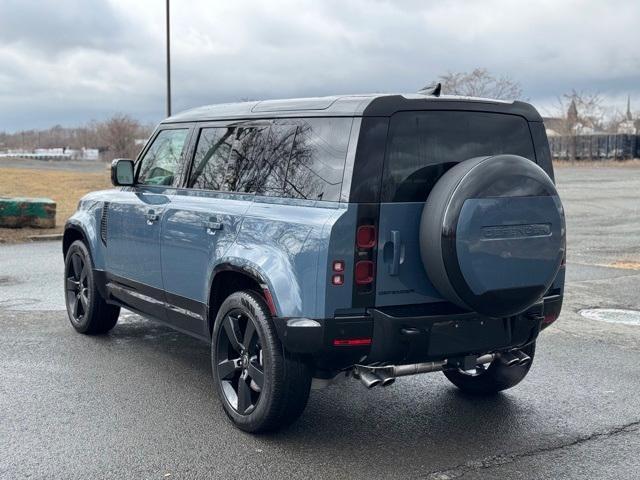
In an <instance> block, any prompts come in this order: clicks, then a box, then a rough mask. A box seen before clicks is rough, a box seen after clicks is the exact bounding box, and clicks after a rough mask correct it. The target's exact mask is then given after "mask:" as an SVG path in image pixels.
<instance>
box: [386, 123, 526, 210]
mask: <svg viewBox="0 0 640 480" xmlns="http://www.w3.org/2000/svg"><path fill="white" fill-rule="evenodd" d="M503 153H510V154H514V155H520V156H523V157H525V158H529V159H531V160H533V161H535V155H534V151H533V144H532V141H531V134H530V133H529V127H528V123H527V121H526V120H525V119H524V118H522V117H518V116H515V115H506V114H497V113H483V112H460V111H448V112H447V111H430V112H401V113H397V114H395V115H394V116H393V117H392V118H391V122H390V125H389V135H388V140H387V153H386V157H385V162H384V169H383V182H382V201H383V202H423V201H425V200H426V199H427V196H428V195H429V192H430V191H431V189H432V188H433V186H434V185H435V183H436V182H437V181H438V179H439V178H440V177H441V176H442V175H443V174H444V173H445V172H446V171H447V170H448V169H449V168H451V167H452V166H454V165H455V164H456V163H458V162H462V161H464V160H467V159H469V158H473V157H479V156H486V155H498V154H503Z"/></svg>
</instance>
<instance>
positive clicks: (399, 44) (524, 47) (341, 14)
mask: <svg viewBox="0 0 640 480" xmlns="http://www.w3.org/2000/svg"><path fill="white" fill-rule="evenodd" d="M171 8H172V42H173V45H172V59H173V62H172V69H173V86H174V90H173V101H174V111H179V110H182V109H185V108H189V107H193V106H198V105H202V104H208V103H217V102H226V101H235V100H239V99H243V98H251V99H262V98H279V97H295V96H311V95H324V94H333V93H355V92H371V91H375V92H391V91H409V92H414V91H416V90H417V89H418V88H419V87H422V86H423V85H424V84H425V83H428V82H429V81H431V80H433V79H435V78H436V77H437V76H438V75H440V74H443V73H446V72H450V71H452V72H455V71H467V70H471V69H473V68H474V67H478V66H479V67H485V68H487V69H489V70H490V71H492V72H494V73H496V74H500V75H509V76H511V77H512V78H513V79H515V80H517V81H519V82H520V83H521V84H522V87H523V90H524V94H525V96H526V97H527V98H529V99H530V100H531V101H532V102H533V103H534V104H536V105H537V106H539V107H540V108H542V109H543V110H545V109H550V108H551V107H552V106H553V105H554V104H555V99H556V98H557V96H558V95H560V94H562V93H563V92H566V91H569V90H571V89H572V88H575V89H577V90H583V91H588V92H593V91H597V92H600V93H602V94H603V95H604V96H605V97H607V98H609V99H611V101H613V102H615V103H616V104H618V105H620V106H623V104H624V103H625V102H626V95H627V94H628V93H630V94H631V95H632V101H633V102H635V106H636V109H637V110H640V48H639V47H640V27H639V25H640V1H638V0H607V1H606V2H605V1H602V0H580V1H578V0H530V1H527V2H524V1H519V0H518V1H515V0H483V1H477V0H469V1H456V0H451V1H444V0H437V1H427V0H406V1H402V0H395V1H392V0H388V1H386V0H306V1H305V0H300V1H293V0H292V1H289V0H269V1H258V0H252V1H249V0H235V1H234V0H225V1H219V0H172V6H171ZM164 55H165V52H164V0H135V1H133V0H0V131H2V130H5V131H15V130H19V129H23V128H41V127H49V126H51V125H55V124H62V125H69V126H73V125H79V124H82V123H84V122H86V121H88V120H90V119H98V120H99V119H102V118H105V117H107V116H109V115H111V114H113V113H116V112H118V113H127V114H130V115H132V116H134V117H136V118H139V119H140V120H143V121H145V122H156V121H158V120H160V119H161V118H162V117H163V115H164V108H165V107H164V102H165V100H164V92H165V77H164V68H165V64H164V60H165V57H164Z"/></svg>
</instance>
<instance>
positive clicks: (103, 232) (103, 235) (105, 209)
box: [100, 202, 109, 246]
mask: <svg viewBox="0 0 640 480" xmlns="http://www.w3.org/2000/svg"><path fill="white" fill-rule="evenodd" d="M108 213H109V202H104V204H103V205H102V214H101V215H100V240H102V243H103V245H105V246H106V245H107V214H108Z"/></svg>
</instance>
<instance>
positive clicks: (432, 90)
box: [418, 82, 442, 97]
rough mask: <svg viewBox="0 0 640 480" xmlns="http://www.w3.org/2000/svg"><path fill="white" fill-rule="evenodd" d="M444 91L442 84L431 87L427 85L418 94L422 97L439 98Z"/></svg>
mask: <svg viewBox="0 0 640 480" xmlns="http://www.w3.org/2000/svg"><path fill="white" fill-rule="evenodd" d="M441 91H442V84H441V83H440V82H438V83H436V84H435V85H434V84H431V85H426V86H424V87H422V88H421V89H420V90H418V93H419V94H421V95H433V96H434V97H439V96H440V92H441Z"/></svg>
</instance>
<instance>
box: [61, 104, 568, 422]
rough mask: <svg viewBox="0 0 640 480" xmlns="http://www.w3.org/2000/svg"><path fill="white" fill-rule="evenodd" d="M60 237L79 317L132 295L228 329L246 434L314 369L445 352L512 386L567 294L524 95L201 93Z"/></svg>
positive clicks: (108, 321) (157, 309)
mask: <svg viewBox="0 0 640 480" xmlns="http://www.w3.org/2000/svg"><path fill="white" fill-rule="evenodd" d="M111 177H112V182H113V184H114V185H115V186H116V187H118V188H115V189H112V190H107V191H101V192H94V193H90V194H89V195H87V196H85V197H84V198H83V199H82V200H81V201H80V204H79V207H78V210H77V212H76V213H75V214H74V215H73V216H72V217H71V218H70V219H69V221H68V223H67V225H66V229H65V233H64V241H63V254H64V258H65V294H66V304H67V310H68V313H69V319H70V321H71V324H72V325H73V327H74V328H75V329H76V330H77V331H78V332H81V333H85V334H101V333H105V332H107V331H109V330H110V329H111V328H113V327H114V326H115V325H116V322H117V319H118V315H119V312H120V308H126V309H128V310H131V311H133V312H137V313H139V314H142V315H144V316H147V317H151V318H153V319H155V320H158V321H160V322H164V323H166V324H168V325H170V326H171V327H173V328H175V329H176V330H179V331H181V332H184V333H187V334H189V335H193V336H195V337H198V338H200V339H202V340H204V341H207V342H210V344H211V361H212V369H213V378H214V385H215V389H216V391H217V394H218V396H219V397H220V400H221V402H222V405H223V407H224V410H225V412H226V413H227V415H228V416H229V418H230V419H231V420H232V421H233V422H234V423H235V424H236V425H237V426H238V427H239V428H241V429H243V430H246V431H250V432H259V431H266V430H273V429H276V428H279V427H281V426H284V425H287V424H289V423H291V422H293V421H294V420H295V419H296V418H297V417H298V416H299V415H300V414H301V413H302V411H303V410H304V408H305V405H306V403H307V399H308V396H309V392H310V389H311V387H312V385H314V386H318V387H319V386H322V385H326V384H328V383H330V382H331V381H332V380H334V379H337V378H338V376H340V377H355V378H357V379H359V380H360V381H361V382H362V383H363V384H364V385H365V386H366V387H368V388H371V387H374V386H376V385H381V386H387V385H390V384H391V383H393V382H394V381H395V379H396V378H398V377H401V376H404V375H413V374H417V373H424V372H433V371H442V372H443V373H444V375H446V377H447V378H448V379H449V380H451V382H453V383H454V384H455V385H456V386H457V387H459V388H461V389H462V390H465V391H468V392H473V393H477V394H484V393H492V392H496V391H499V390H503V389H506V388H510V387H512V386H514V385H516V384H517V383H518V382H519V381H520V380H522V379H523V378H524V377H525V375H526V374H527V372H528V371H529V368H530V366H531V363H532V359H533V356H534V350H535V342H536V339H537V337H538V334H539V333H540V331H541V330H542V329H544V328H545V327H547V326H548V325H549V324H551V323H552V322H553V321H555V320H556V318H557V317H558V315H559V313H560V308H561V305H562V298H563V290H564V271H565V269H564V258H565V223H564V213H563V208H562V204H561V202H560V199H559V197H558V193H557V191H556V189H555V186H554V181H553V169H552V165H551V158H550V153H549V147H548V141H547V137H546V134H545V129H544V126H543V123H542V119H541V117H540V115H539V114H538V113H537V111H536V110H535V109H534V108H533V107H532V106H531V105H528V104H526V103H522V102H503V101H497V100H487V99H474V98H466V97H449V96H439V95H435V94H430V95H428V94H425V95H422V94H410V95H351V96H336V97H326V98H309V99H298V100H270V101H260V102H246V103H235V104H225V105H215V106H207V107H202V108H196V109H194V110H190V111H187V112H184V113H181V114H178V115H175V116H173V117H171V118H168V119H167V120H165V121H163V122H162V123H161V124H160V125H159V126H158V128H157V129H156V131H155V132H154V133H153V135H152V136H151V138H150V139H149V141H148V143H147V145H146V146H145V147H144V149H143V150H142V152H141V153H140V155H139V157H138V159H137V160H136V161H135V162H134V161H132V160H125V159H119V160H115V161H114V162H113V165H112V170H111Z"/></svg>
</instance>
